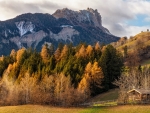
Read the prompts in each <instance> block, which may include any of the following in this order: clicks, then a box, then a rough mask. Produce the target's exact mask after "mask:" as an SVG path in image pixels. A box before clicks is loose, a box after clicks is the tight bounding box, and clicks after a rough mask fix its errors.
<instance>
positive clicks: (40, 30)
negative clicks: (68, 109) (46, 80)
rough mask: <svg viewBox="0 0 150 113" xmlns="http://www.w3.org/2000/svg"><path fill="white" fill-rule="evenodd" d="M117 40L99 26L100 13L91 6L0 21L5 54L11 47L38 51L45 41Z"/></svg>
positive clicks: (0, 49)
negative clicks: (84, 8) (77, 9)
mask: <svg viewBox="0 0 150 113" xmlns="http://www.w3.org/2000/svg"><path fill="white" fill-rule="evenodd" d="M117 40H119V37H116V36H114V35H112V34H111V33H110V32H109V31H108V29H106V28H104V27H103V26H102V21H101V15H100V14H99V13H98V11H97V10H93V9H92V8H88V9H87V10H80V11H72V10H70V9H67V8H64V9H61V10H57V11H56V12H55V13H54V14H52V15H51V14H48V13H46V14H43V13H34V14H32V13H26V14H22V15H19V16H16V17H15V18H13V19H9V20H6V21H0V55H2V54H3V55H8V54H9V53H10V51H11V49H16V50H17V49H20V48H21V47H25V48H29V47H32V48H34V49H37V48H38V49H37V50H40V49H41V47H42V45H43V44H44V43H48V44H53V45H54V46H58V44H59V43H64V44H68V43H73V45H77V44H79V43H80V42H85V43H87V44H91V45H93V44H95V43H96V42H97V41H99V42H100V43H105V44H108V43H110V42H115V41H117ZM6 46H7V47H6Z"/></svg>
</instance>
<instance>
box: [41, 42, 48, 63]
mask: <svg viewBox="0 0 150 113" xmlns="http://www.w3.org/2000/svg"><path fill="white" fill-rule="evenodd" d="M40 54H41V57H42V59H43V61H44V63H47V62H48V60H49V58H50V52H49V49H48V45H43V47H42V50H41V53H40Z"/></svg>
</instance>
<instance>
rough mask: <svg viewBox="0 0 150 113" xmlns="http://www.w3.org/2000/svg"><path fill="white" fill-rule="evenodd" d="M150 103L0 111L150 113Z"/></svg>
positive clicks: (5, 112) (1, 110)
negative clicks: (143, 104)
mask: <svg viewBox="0 0 150 113" xmlns="http://www.w3.org/2000/svg"><path fill="white" fill-rule="evenodd" d="M149 108H150V105H145V106H142V105H126V106H115V107H93V108H60V107H51V106H42V105H22V106H4V107H0V113H150V109H149Z"/></svg>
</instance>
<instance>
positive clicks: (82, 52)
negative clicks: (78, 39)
mask: <svg viewBox="0 0 150 113" xmlns="http://www.w3.org/2000/svg"><path fill="white" fill-rule="evenodd" d="M76 56H77V57H78V58H79V57H82V58H84V57H86V49H85V46H84V45H82V46H81V48H80V49H79V51H78V52H77V53H76Z"/></svg>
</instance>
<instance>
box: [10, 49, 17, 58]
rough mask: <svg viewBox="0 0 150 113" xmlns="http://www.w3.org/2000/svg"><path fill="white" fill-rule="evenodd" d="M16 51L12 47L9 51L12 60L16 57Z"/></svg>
mask: <svg viewBox="0 0 150 113" xmlns="http://www.w3.org/2000/svg"><path fill="white" fill-rule="evenodd" d="M16 54H17V53H16V51H15V50H14V49H12V51H11V53H10V57H12V58H13V59H14V60H15V59H16Z"/></svg>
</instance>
